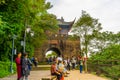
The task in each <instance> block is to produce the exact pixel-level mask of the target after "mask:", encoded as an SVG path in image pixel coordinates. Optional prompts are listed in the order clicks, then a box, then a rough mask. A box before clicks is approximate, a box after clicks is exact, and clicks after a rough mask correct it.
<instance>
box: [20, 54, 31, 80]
mask: <svg viewBox="0 0 120 80" xmlns="http://www.w3.org/2000/svg"><path fill="white" fill-rule="evenodd" d="M23 55H24V56H23V59H22V79H21V80H24V78H25V80H28V75H30V70H29V67H28V65H29V64H30V63H29V60H28V55H27V53H24V54H23Z"/></svg>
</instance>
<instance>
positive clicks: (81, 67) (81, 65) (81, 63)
mask: <svg viewBox="0 0 120 80" xmlns="http://www.w3.org/2000/svg"><path fill="white" fill-rule="evenodd" d="M79 61H80V73H82V70H83V58H80V60H79Z"/></svg>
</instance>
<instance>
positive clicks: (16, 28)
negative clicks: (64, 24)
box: [0, 0, 57, 60]
mask: <svg viewBox="0 0 120 80" xmlns="http://www.w3.org/2000/svg"><path fill="white" fill-rule="evenodd" d="M51 7H52V5H50V3H49V2H46V1H45V0H1V1H0V16H1V18H0V19H1V20H2V21H0V26H1V27H0V28H1V30H0V34H1V36H0V41H1V44H0V45H4V47H3V46H0V48H1V49H0V50H1V52H0V54H1V56H2V55H3V56H4V55H7V56H6V57H5V58H7V59H9V57H10V56H11V50H12V36H13V35H17V39H16V40H15V48H17V49H18V51H21V50H22V47H21V46H20V41H21V40H23V37H24V33H25V29H26V28H27V27H28V26H30V27H31V29H32V31H34V37H30V35H29V34H30V33H27V37H26V51H27V52H30V53H33V52H34V47H36V46H37V45H38V46H40V45H41V44H42V42H43V41H44V40H45V37H46V35H45V30H47V29H48V30H50V29H53V28H56V27H57V21H56V17H55V16H54V15H52V14H49V13H48V12H47V10H48V9H50V8H51ZM49 20H50V21H49ZM48 22H49V24H48ZM3 34H4V36H3ZM40 42H41V43H40ZM39 43H40V44H39ZM38 46H37V47H38ZM8 55H9V56H8ZM0 60H1V59H0Z"/></svg>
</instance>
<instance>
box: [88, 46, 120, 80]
mask: <svg viewBox="0 0 120 80" xmlns="http://www.w3.org/2000/svg"><path fill="white" fill-rule="evenodd" d="M119 51H120V45H111V46H109V47H107V48H105V49H103V50H102V51H101V52H99V53H96V54H93V55H92V56H91V57H90V59H89V60H88V63H89V65H91V66H89V68H90V69H91V68H92V69H93V70H92V71H98V70H99V71H101V72H102V74H104V75H105V76H108V77H111V78H112V79H114V80H118V78H119V76H120V53H119ZM93 67H97V68H96V69H97V70H96V69H95V68H93Z"/></svg>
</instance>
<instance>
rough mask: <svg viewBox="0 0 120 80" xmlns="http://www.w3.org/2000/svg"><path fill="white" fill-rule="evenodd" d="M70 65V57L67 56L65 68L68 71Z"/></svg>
mask: <svg viewBox="0 0 120 80" xmlns="http://www.w3.org/2000/svg"><path fill="white" fill-rule="evenodd" d="M70 65H71V62H70V59H69V58H68V57H67V70H69V71H70Z"/></svg>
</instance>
